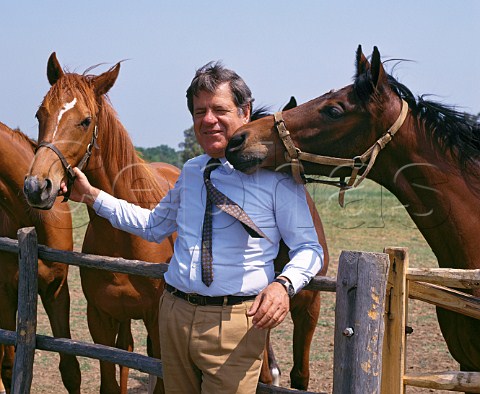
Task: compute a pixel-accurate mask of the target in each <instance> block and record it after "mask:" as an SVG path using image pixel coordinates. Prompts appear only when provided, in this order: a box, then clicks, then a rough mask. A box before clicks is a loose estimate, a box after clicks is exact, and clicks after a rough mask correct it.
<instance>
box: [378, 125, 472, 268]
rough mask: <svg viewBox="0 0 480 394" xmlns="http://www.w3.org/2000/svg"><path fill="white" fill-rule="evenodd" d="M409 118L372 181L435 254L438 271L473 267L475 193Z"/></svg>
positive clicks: (451, 161) (451, 160) (381, 158)
mask: <svg viewBox="0 0 480 394" xmlns="http://www.w3.org/2000/svg"><path fill="white" fill-rule="evenodd" d="M414 123H415V122H413V121H412V119H409V120H408V121H407V122H406V125H405V126H404V127H402V128H401V129H400V130H399V132H398V133H397V134H396V135H395V138H394V140H393V141H392V142H391V146H389V147H388V148H387V149H385V151H384V152H382V153H380V155H379V157H378V162H377V163H376V165H375V166H374V169H375V171H372V177H371V178H372V179H373V180H375V181H376V182H377V183H380V184H382V185H383V186H385V187H386V188H387V189H388V190H390V191H391V192H392V193H393V194H394V195H395V196H396V197H397V198H398V199H399V200H400V202H401V203H402V204H403V205H404V206H405V208H406V210H407V212H408V214H409V215H410V217H411V218H412V220H413V221H414V222H415V224H416V226H417V227H418V229H419V230H420V232H421V233H422V234H423V236H424V237H425V239H426V241H427V242H428V244H429V245H430V247H431V248H432V250H433V252H434V253H435V255H436V256H437V259H438V262H439V265H440V266H441V267H455V268H467V267H469V268H474V267H473V266H472V265H473V262H474V261H475V258H476V249H477V242H476V241H475V240H474V239H473V238H472V241H471V242H469V241H468V239H469V237H468V235H469V234H475V233H476V232H477V231H478V229H479V228H480V218H479V217H478V215H473V212H476V208H475V206H476V205H478V199H479V194H477V193H476V192H475V190H474V189H473V188H472V187H471V186H470V185H469V182H468V180H467V179H465V177H464V176H462V172H461V171H460V168H459V166H458V165H457V163H456V162H455V160H454V158H452V157H451V155H450V154H449V153H445V152H443V151H442V150H441V149H440V147H439V145H438V143H437V142H436V141H433V140H432V138H431V137H430V135H428V134H429V133H427V132H422V131H417V130H415V127H414V126H413V124H414Z"/></svg>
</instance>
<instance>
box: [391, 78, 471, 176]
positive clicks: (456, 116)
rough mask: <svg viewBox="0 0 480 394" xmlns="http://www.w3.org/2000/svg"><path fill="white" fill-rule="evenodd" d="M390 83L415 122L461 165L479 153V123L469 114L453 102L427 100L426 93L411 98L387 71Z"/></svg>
mask: <svg viewBox="0 0 480 394" xmlns="http://www.w3.org/2000/svg"><path fill="white" fill-rule="evenodd" d="M388 81H389V84H390V87H391V88H392V89H393V91H394V92H395V93H396V94H397V95H398V96H399V97H401V98H402V99H404V100H405V101H406V102H407V103H408V106H409V107H410V109H411V111H412V114H413V116H415V117H416V119H417V120H418V122H417V123H418V124H423V125H424V129H425V130H430V131H431V132H432V134H433V135H434V136H435V137H436V138H437V140H438V141H439V142H440V146H441V147H443V149H445V150H449V151H450V153H451V154H452V155H453V156H454V157H456V158H457V159H458V162H459V164H460V166H461V167H462V168H465V167H466V166H467V165H468V164H469V163H473V162H474V161H475V160H476V159H478V158H479V157H480V124H479V123H478V121H477V120H476V119H475V117H474V116H473V115H471V114H468V113H465V112H462V111H459V110H457V109H455V107H454V106H451V105H446V104H441V103H439V102H436V101H432V100H427V99H426V97H427V96H428V95H425V94H424V95H421V96H418V97H417V98H415V96H414V95H413V94H412V92H411V91H410V90H409V89H408V88H407V87H406V86H405V85H403V84H402V83H400V82H398V81H397V80H396V79H395V78H393V77H392V76H391V75H389V76H388Z"/></svg>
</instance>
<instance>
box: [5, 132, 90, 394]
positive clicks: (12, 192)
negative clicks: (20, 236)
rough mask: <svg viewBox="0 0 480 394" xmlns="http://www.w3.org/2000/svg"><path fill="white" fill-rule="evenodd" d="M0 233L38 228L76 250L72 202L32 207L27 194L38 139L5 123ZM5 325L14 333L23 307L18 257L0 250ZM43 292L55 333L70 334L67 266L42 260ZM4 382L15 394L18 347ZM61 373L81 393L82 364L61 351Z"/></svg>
mask: <svg viewBox="0 0 480 394" xmlns="http://www.w3.org/2000/svg"><path fill="white" fill-rule="evenodd" d="M0 139H1V140H2V142H1V143H0V195H1V197H2V198H1V199H0V236H2V237H9V238H16V237H17V230H18V229H19V228H22V227H29V226H35V229H36V232H37V236H38V241H39V243H41V244H43V245H48V246H50V247H52V248H55V249H62V250H72V248H73V240H72V217H71V214H70V209H69V207H68V205H67V204H60V200H58V201H57V200H54V204H53V208H52V210H51V211H48V212H45V211H36V210H33V209H32V208H31V207H30V206H29V205H28V204H27V201H26V200H25V197H24V196H23V193H22V189H23V181H24V178H25V175H26V174H27V172H28V169H29V166H30V163H31V162H32V160H33V155H34V149H35V143H34V142H33V141H31V140H30V139H29V138H28V137H27V136H25V135H24V134H23V133H21V132H20V131H14V130H11V129H10V128H8V127H7V126H5V125H4V124H3V123H0ZM0 262H1V263H0V270H1V275H0V327H1V328H3V329H6V330H12V331H15V327H16V313H17V306H18V257H17V255H15V254H11V253H7V252H0ZM38 264H39V267H38V292H39V294H40V297H41V299H42V303H43V306H44V308H45V311H46V312H47V315H48V318H49V320H50V326H51V328H52V332H53V335H54V336H55V337H61V338H71V336H70V323H69V317H70V294H69V290H68V282H67V273H68V265H66V264H61V263H58V262H52V261H43V260H38ZM3 350H4V354H3V362H2V363H1V366H2V376H1V377H2V380H3V382H4V384H5V387H6V390H7V392H10V387H11V378H12V366H13V358H14V347H13V346H3ZM60 372H61V375H62V380H63V383H64V385H65V387H66V388H67V390H68V392H69V393H80V380H81V378H80V368H79V364H78V361H77V359H76V358H75V357H73V356H68V355H62V354H60Z"/></svg>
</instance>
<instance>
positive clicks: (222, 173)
mask: <svg viewBox="0 0 480 394" xmlns="http://www.w3.org/2000/svg"><path fill="white" fill-rule="evenodd" d="M252 102H253V99H252V96H251V92H250V89H249V88H248V86H247V85H246V84H245V82H244V81H243V79H241V78H240V77H239V76H238V75H237V74H236V73H235V72H233V71H231V70H228V69H226V68H224V67H223V66H222V65H221V64H220V63H208V64H207V65H205V66H204V67H202V68H200V69H199V70H198V71H197V72H196V75H195V77H194V78H193V80H192V83H191V85H190V87H189V88H188V90H187V104H188V108H189V110H190V112H191V114H192V116H193V121H194V130H195V136H196V138H197V141H198V142H199V144H200V145H201V146H202V148H203V149H204V151H205V154H204V155H201V156H198V157H196V158H193V159H191V160H189V161H188V162H187V163H185V165H184V168H183V170H182V173H181V174H180V177H179V179H178V181H177V183H176V184H175V187H174V188H173V189H172V190H170V192H169V193H168V194H167V196H166V197H165V198H164V199H163V200H162V201H161V202H160V203H159V204H158V205H157V206H156V207H155V208H154V209H153V210H151V211H150V210H148V209H143V208H140V207H138V206H135V205H132V204H129V203H127V202H126V201H122V200H118V199H116V198H114V197H112V196H110V195H108V194H106V193H104V192H103V191H100V190H98V189H96V188H94V187H92V186H91V185H90V184H89V183H88V180H87V179H86V177H85V175H84V174H83V173H82V172H81V171H80V170H78V169H75V173H76V175H77V180H76V182H75V187H74V189H73V191H72V193H71V195H70V198H71V199H72V200H74V201H82V199H83V201H84V202H86V203H87V204H89V205H90V206H92V207H93V208H94V209H95V211H96V212H97V213H98V214H99V215H100V216H103V217H105V218H107V219H108V220H109V221H110V222H111V223H112V225H113V226H114V227H117V228H120V229H123V230H125V231H129V232H131V233H133V234H136V235H139V236H141V237H143V238H145V239H148V240H150V241H156V242H160V241H161V240H162V239H163V238H165V237H166V236H168V235H169V234H171V233H173V232H174V231H177V233H178V237H177V240H176V242H175V251H174V256H173V257H172V260H171V262H170V266H169V269H168V272H167V273H166V274H165V281H166V290H165V292H164V294H163V296H162V298H161V300H160V313H159V316H160V322H159V323H160V340H161V346H162V349H161V354H162V363H163V372H164V383H165V389H166V391H167V393H184V394H190V393H211V394H216V393H246V394H251V393H254V392H255V390H256V386H257V383H258V377H259V373H260V367H261V362H262V351H263V348H264V345H265V338H266V333H267V329H268V328H273V327H275V326H277V325H278V324H280V323H281V322H282V321H283V319H284V318H285V316H286V315H287V313H288V310H289V295H290V296H292V295H293V294H294V293H295V292H298V291H299V290H300V289H301V288H302V287H303V286H305V285H306V284H307V283H308V282H309V281H310V279H311V278H312V277H313V276H314V275H315V274H316V273H317V272H318V271H319V270H320V268H321V265H322V259H323V251H322V247H321V246H320V245H319V244H318V240H317V234H316V232H315V229H314V226H313V222H312V218H311V215H310V212H309V209H308V206H307V202H306V198H305V191H304V188H303V186H302V185H297V184H295V182H293V180H292V179H291V178H290V177H289V176H288V175H285V174H280V173H275V172H271V171H266V170H259V171H257V172H256V173H255V174H253V175H246V174H243V173H241V172H238V171H236V170H235V169H234V168H233V167H232V166H231V165H230V164H229V163H228V162H227V161H226V160H225V158H224V155H225V148H226V146H227V143H228V141H229V139H230V138H231V136H232V135H233V133H234V132H235V130H236V129H237V128H239V127H240V126H242V125H243V124H245V123H247V122H248V121H249V119H250V114H251V108H252ZM212 159H219V160H218V161H217V162H214V160H212ZM204 178H205V179H204ZM63 191H64V192H65V191H66V187H64V188H63ZM222 193H223V194H222ZM207 194H208V198H207ZM225 195H226V196H227V197H225ZM217 197H219V198H220V200H221V202H218V201H217V199H216V198H217ZM232 201H233V202H232ZM234 203H236V204H238V205H239V206H241V207H242V208H243V210H244V211H242V210H241V209H240V208H238V207H237V206H236V205H234ZM216 204H218V207H217V205H216ZM206 206H208V207H209V208H208V209H211V210H212V212H211V213H210V212H209V210H207V211H206ZM226 206H229V208H232V207H233V209H234V210H235V211H236V214H235V215H236V216H235V217H233V216H231V213H227V212H224V211H223V210H222V209H221V208H223V209H226ZM219 207H220V208H219ZM243 212H245V213H243ZM242 221H243V222H242ZM252 221H253V223H252ZM209 225H210V226H211V227H209ZM282 238H283V240H284V241H285V243H286V244H287V245H288V246H289V248H290V257H291V261H290V262H289V263H288V264H287V265H286V266H285V268H284V270H283V272H282V274H281V275H280V276H279V277H278V278H277V279H276V281H274V267H273V259H274V258H275V257H276V255H277V253H278V248H279V242H280V239H282ZM288 293H289V294H288Z"/></svg>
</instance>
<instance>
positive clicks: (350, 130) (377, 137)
mask: <svg viewBox="0 0 480 394" xmlns="http://www.w3.org/2000/svg"><path fill="white" fill-rule="evenodd" d="M356 66H357V72H356V75H355V79H354V83H353V84H352V85H348V86H346V87H344V88H342V89H340V90H332V91H330V92H328V93H326V94H324V95H323V96H321V97H318V98H316V99H313V100H311V101H309V102H307V103H305V104H303V105H300V106H298V107H297V108H295V109H291V110H289V111H286V112H284V113H283V119H282V117H281V116H280V115H277V118H276V120H275V119H274V117H268V118H265V119H261V120H258V121H256V122H253V123H250V124H248V125H245V126H244V127H242V128H241V129H239V130H238V131H237V133H236V135H235V136H234V137H233V139H232V140H231V141H230V144H229V147H228V149H227V157H228V159H229V161H230V162H231V163H232V164H233V165H234V166H235V167H236V168H238V169H241V170H243V171H247V172H250V171H254V170H255V169H256V168H257V167H259V166H262V167H269V168H272V169H275V168H280V169H287V168H289V167H290V165H288V162H289V161H293V163H294V164H296V166H295V167H297V168H300V170H301V169H302V168H301V167H302V165H303V170H304V172H305V173H306V174H318V175H324V176H340V177H342V176H343V177H347V176H350V175H351V174H352V173H353V177H351V178H350V179H351V181H349V182H347V184H349V185H352V186H354V185H356V184H358V182H359V181H361V180H362V179H363V178H362V177H364V176H368V178H370V179H372V180H374V181H375V182H377V183H379V184H381V185H383V186H385V187H386V188H387V189H388V190H390V191H391V192H392V193H393V194H394V195H395V196H396V197H397V198H398V199H399V200H400V202H401V203H402V204H403V205H404V206H405V208H406V209H407V211H408V213H409V215H410V216H411V218H412V219H413V221H414V222H415V224H416V225H417V227H418V228H419V230H420V231H421V232H422V234H423V236H424V237H425V239H426V241H427V242H428V244H429V245H430V247H431V248H432V250H433V252H434V253H435V255H436V257H437V259H438V264H439V266H440V267H442V268H463V269H478V268H480V260H479V259H478V243H479V231H480V216H479V215H477V214H476V212H477V209H478V205H479V203H480V181H479V175H480V165H479V159H480V129H479V124H478V122H477V121H476V120H475V119H474V117H473V116H470V115H468V114H465V113H462V112H458V111H456V110H454V109H453V108H451V107H447V106H445V105H441V104H439V103H435V102H432V101H427V100H425V99H424V98H423V97H419V98H415V97H414V96H413V95H412V93H411V92H410V91H409V89H408V88H406V87H405V86H404V85H402V84H401V83H399V82H398V81H397V80H395V79H394V78H393V77H392V76H390V75H388V74H387V73H386V72H385V70H384V67H383V65H382V62H381V60H380V53H379V51H378V49H377V48H376V47H375V48H374V50H373V54H372V57H371V63H370V62H369V61H367V59H366V58H365V56H364V55H363V53H362V50H361V47H359V48H358V51H357V60H356ZM277 128H280V129H282V128H283V129H282V130H283V135H282V137H283V140H284V141H285V142H286V144H287V146H288V145H291V146H294V149H293V150H292V149H291V148H290V147H289V148H285V146H284V144H283V143H282V138H280V137H279V135H278V133H277ZM282 130H281V131H282ZM285 130H288V131H289V133H285V132H284V131H285ZM287 150H289V151H290V152H288V153H286V152H287ZM319 155H320V156H319ZM286 164H287V165H286ZM300 164H301V165H300ZM298 173H299V175H300V176H301V174H302V172H301V171H299V172H298ZM356 175H358V176H359V177H357V180H356V181H355V178H356ZM472 294H474V295H475V296H477V297H478V296H480V290H478V289H477V290H474V291H472ZM437 316H438V321H439V323H440V328H441V330H442V333H443V336H444V338H445V340H446V342H447V345H448V348H449V350H450V352H451V354H452V355H453V357H454V358H455V359H456V360H457V361H458V362H459V363H460V367H461V369H462V370H464V371H480V341H479V340H478V338H479V335H480V321H479V320H476V319H473V318H470V317H466V316H464V315H460V314H457V313H454V312H450V311H447V310H444V309H441V308H437Z"/></svg>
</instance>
